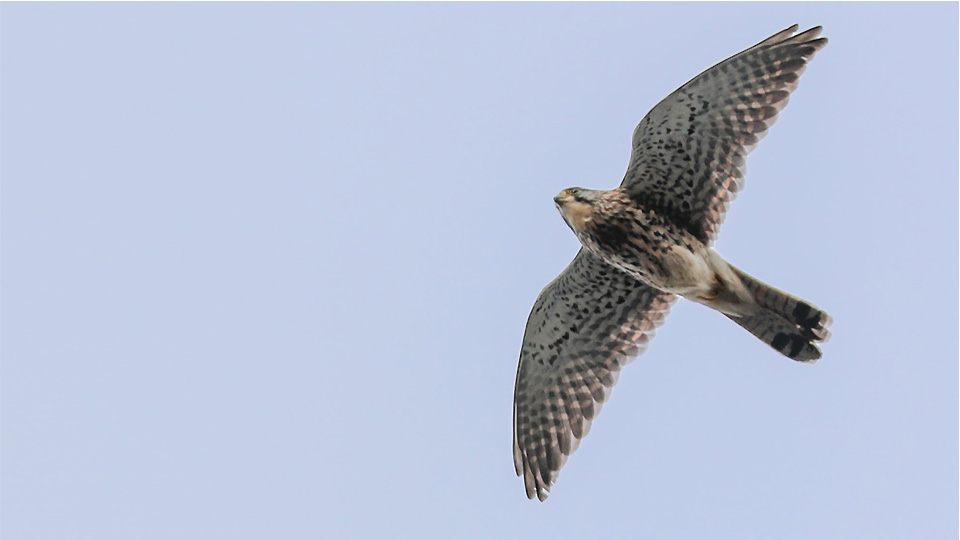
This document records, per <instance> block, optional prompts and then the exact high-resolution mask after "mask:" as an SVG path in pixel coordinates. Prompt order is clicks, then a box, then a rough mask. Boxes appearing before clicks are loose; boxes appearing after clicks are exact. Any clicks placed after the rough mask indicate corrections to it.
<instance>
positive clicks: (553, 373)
mask: <svg viewBox="0 0 960 540" xmlns="http://www.w3.org/2000/svg"><path fill="white" fill-rule="evenodd" d="M673 301H674V296H673V295H671V294H665V293H663V292H660V291H658V290H656V289H653V288H651V287H649V286H648V285H644V284H643V283H641V282H639V281H637V280H635V279H633V278H631V277H630V276H627V275H626V274H624V273H622V272H620V271H619V270H616V269H615V268H613V267H611V266H609V265H607V264H606V263H605V262H603V261H602V260H600V259H599V258H598V257H596V256H594V255H591V254H590V253H588V252H586V251H584V250H582V249H581V250H580V253H578V254H577V256H576V257H575V258H574V259H573V262H571V263H570V265H569V266H568V267H567V268H566V269H565V270H564V271H563V272H562V273H561V274H560V275H559V276H558V277H557V278H556V279H555V280H553V281H552V282H551V283H550V284H549V285H547V286H546V288H544V289H543V291H542V292H541V293H540V296H539V297H538V298H537V301H536V303H534V305H533V310H532V311H531V313H530V318H529V319H528V320H527V328H526V331H525V332H524V336H523V346H522V347H521V349H520V366H519V367H518V368H517V383H516V389H515V391H514V400H513V461H514V465H515V466H516V469H517V475H518V476H523V482H524V485H525V486H526V490H527V497H529V498H531V499H532V498H533V497H534V496H537V497H538V498H539V499H540V500H541V501H542V500H544V499H546V498H547V492H548V491H549V489H550V485H551V484H553V482H554V481H555V480H556V477H557V473H558V471H559V470H560V467H561V466H562V465H563V462H564V461H565V460H566V458H567V456H569V455H570V454H571V453H573V451H574V450H575V449H576V447H577V444H578V443H579V440H580V439H582V438H583V437H584V436H585V435H586V434H587V431H588V430H589V429H590V421H591V420H592V419H593V418H594V416H596V414H597V413H598V412H599V410H600V406H601V404H602V403H603V402H604V401H605V400H606V398H607V396H608V394H609V392H610V389H611V388H612V387H613V385H614V383H615V382H616V380H617V376H618V375H619V371H620V368H621V367H622V366H623V365H624V364H626V363H627V362H628V361H629V360H631V359H632V358H633V357H635V356H637V355H638V354H640V352H641V351H642V350H643V349H644V348H645V347H646V345H647V342H648V341H649V340H650V338H651V337H652V335H653V331H654V329H655V328H656V327H657V326H659V325H660V324H661V323H662V322H663V318H664V316H665V315H666V313H667V311H668V310H669V308H670V305H671V304H672V303H673Z"/></svg>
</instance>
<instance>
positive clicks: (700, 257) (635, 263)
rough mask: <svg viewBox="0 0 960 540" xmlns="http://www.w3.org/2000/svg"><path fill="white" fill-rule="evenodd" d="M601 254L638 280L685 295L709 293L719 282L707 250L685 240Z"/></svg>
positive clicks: (630, 246)
mask: <svg viewBox="0 0 960 540" xmlns="http://www.w3.org/2000/svg"><path fill="white" fill-rule="evenodd" d="M598 254H599V255H600V256H601V257H602V258H603V259H604V260H605V261H606V262H607V263H609V264H610V265H611V266H613V267H614V268H617V269H618V270H620V271H622V272H624V273H626V274H628V275H630V276H632V277H634V278H635V279H638V280H640V281H642V282H644V283H646V284H648V285H650V286H652V287H655V288H657V289H660V290H661V291H665V292H669V293H673V294H678V295H681V296H698V295H700V294H705V293H707V292H709V291H710V290H711V289H712V288H713V286H714V284H715V283H716V280H715V278H714V274H715V272H714V270H713V268H712V267H711V266H710V262H709V260H708V255H707V250H705V249H704V250H697V249H696V248H695V247H691V246H687V245H684V244H681V243H678V244H672V245H663V246H655V247H651V246H637V245H632V244H631V245H627V246H623V247H622V249H619V250H616V251H606V252H600V253H598Z"/></svg>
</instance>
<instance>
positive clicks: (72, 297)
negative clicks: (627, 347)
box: [0, 3, 958, 540]
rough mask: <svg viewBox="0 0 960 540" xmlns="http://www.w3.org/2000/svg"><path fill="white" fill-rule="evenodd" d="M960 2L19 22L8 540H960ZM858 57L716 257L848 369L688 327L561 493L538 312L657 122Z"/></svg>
mask: <svg viewBox="0 0 960 540" xmlns="http://www.w3.org/2000/svg"><path fill="white" fill-rule="evenodd" d="M957 19H958V8H957V4H956V3H938V4H909V5H907V4H890V3H887V4H865V3H852V4H830V3H811V4H776V5H773V4H758V3H744V4H720V3H710V4H692V3H681V4H669V5H667V4H627V3H617V4H596V5H584V4H545V3H544V4H503V3H498V4H456V5H454V4H389V5H386V4H362V5H361V4H303V3H298V4H270V5H267V4H179V3H178V4H71V5H65V4H10V3H7V4H3V5H2V6H0V31H2V32H0V61H2V64H0V67H2V88H0V97H2V102H0V105H2V111H0V113H2V133H0V136H2V160H0V173H2V231H3V236H2V248H3V252H2V263H3V266H2V278H3V279H2V322H3V328H2V330H3V335H2V361H3V364H2V414H3V418H2V458H3V461H2V467H3V469H2V513H3V515H2V537H3V538H4V539H5V540H8V539H9V540H25V539H96V540H107V539H124V540H126V539H131V538H135V539H171V538H178V539H181V538H187V539H194V538H196V539H209V538H231V539H239V538H243V539H246V538H413V537H417V538H478V539H481V538H504V539H510V538H531V537H533V536H534V535H536V536H538V537H547V538H596V537H603V538H627V537H629V538H657V539H672V538H680V539H686V538H697V539H703V538H738V539H754V538H756V539H765V540H766V539H771V538H776V539H780V540H788V539H810V538H818V539H834V538H837V539H839V538H871V539H888V538H890V539H919V538H922V539H939V538H949V539H954V538H956V537H957V533H958V530H957V522H958V521H957V518H958V514H957V506H958V486H957V480H958V467H957V463H958V461H957V455H958V417H957V410H958V408H957V406H958V391H957V390H958V384H957V381H958V360H957V358H958V346H957V344H958V331H957V329H958V304H957V298H958V288H957V283H958V279H957V277H958V250H957V246H958V237H957V223H958V212H957V208H958V206H957V201H958V167H957V163H958V154H957V152H958V151H957V148H958V122H957V119H958V107H957V103H958V97H957V96H958V71H957V69H958V68H957V66H958V56H957V51H958V33H957ZM793 23H799V24H800V25H801V27H802V28H807V27H810V26H814V25H817V24H822V25H823V26H824V28H825V30H824V34H825V35H826V36H828V37H829V38H830V44H829V45H828V46H827V47H826V48H825V49H824V50H823V51H822V52H821V53H820V54H818V55H817V57H816V59H815V60H814V61H813V63H812V64H811V66H810V68H809V69H808V70H807V72H806V73H805V74H804V76H803V78H802V80H801V84H800V88H799V89H798V90H797V92H796V93H795V94H794V95H793V98H792V100H791V103H790V106H789V107H787V109H786V110H785V111H784V112H783V114H782V115H781V117H780V121H779V122H778V123H777V125H776V126H775V127H774V128H773V129H772V130H771V132H770V134H769V135H768V137H767V138H766V139H765V140H764V141H763V142H762V143H761V144H760V146H759V148H758V149H757V150H756V151H755V152H754V153H753V154H752V155H751V158H750V160H749V167H748V173H747V180H746V189H745V191H743V193H742V194H741V195H740V197H739V198H738V200H737V201H736V203H735V204H734V205H733V207H732V209H731V212H730V213H729V215H728V219H727V221H726V223H725V225H724V227H723V229H722V231H721V234H720V238H719V241H718V243H717V249H718V250H719V251H720V252H721V253H722V254H723V255H724V256H725V257H726V258H728V259H729V260H730V261H731V262H733V263H734V264H736V265H737V266H739V267H741V268H743V269H745V270H747V271H748V272H750V273H752V274H754V275H756V276H757V277H759V278H761V279H763V280H764V281H767V282H769V283H771V284H772V285H774V286H777V287H779V288H782V289H785V290H787V291H790V292H792V293H794V294H797V295H800V296H802V297H804V298H807V299H809V300H810V301H812V302H814V303H816V304H818V305H819V306H821V307H823V308H824V309H826V310H827V311H829V312H830V313H831V314H832V315H833V317H834V319H835V323H834V325H833V328H832V329H833V334H834V337H833V339H832V340H831V341H830V342H829V343H828V344H826V346H825V347H824V358H823V359H822V360H821V361H820V362H819V363H817V364H815V365H812V366H811V365H799V364H796V363H793V362H791V361H789V360H787V359H785V358H783V357H781V356H779V355H778V354H777V353H775V352H774V351H772V350H771V349H769V348H768V347H766V346H765V345H763V344H762V343H761V342H759V341H758V340H756V339H755V338H753V337H752V336H750V335H749V334H747V333H746V332H744V331H743V330H742V329H740V328H738V327H737V326H736V325H734V324H732V323H731V322H730V321H728V320H726V318H725V317H722V316H720V315H718V314H717V313H715V312H711V311H710V310H708V309H706V308H703V307H702V306H698V305H695V304H692V303H689V302H685V301H681V302H680V303H679V304H677V305H676V306H675V308H674V309H673V312H672V313H671V315H670V316H669V317H668V319H667V322H666V324H665V325H664V326H663V328H662V329H661V330H660V331H659V332H658V334H657V337H656V338H655V339H654V340H653V342H652V343H651V345H650V348H649V349H648V351H647V352H646V353H645V354H644V355H643V356H642V357H641V358H640V359H639V360H638V361H636V362H634V363H633V364H631V365H630V366H628V367H627V368H626V369H625V371H624V374H623V376H622V377H621V379H620V383H619V384H618V386H617V388H616V389H615V390H614V392H613V395H612V399H611V401H610V402H609V403H608V404H607V406H606V407H604V410H603V413H602V414H601V415H600V417H599V419H598V420H597V421H596V422H595V424H594V427H593V430H592V432H591V433H590V436H589V437H587V439H586V440H585V441H584V443H583V444H582V445H581V447H580V450H579V451H578V452H577V453H576V454H575V455H574V456H573V457H572V458H571V459H570V460H569V461H568V463H567V465H566V467H565V468H564V470H563V472H562V474H561V475H560V479H559V482H558V484H557V485H556V487H555V488H554V490H553V491H552V494H551V498H550V499H549V500H548V501H547V502H546V503H544V504H541V503H537V502H531V501H528V500H527V499H526V498H525V497H524V494H523V485H522V482H521V480H520V479H518V478H517V477H515V476H514V472H513V465H512V462H511V459H512V456H511V450H510V444H511V434H510V430H511V418H510V415H511V401H512V393H513V383H514V375H515V370H516V362H517V357H518V352H519V347H520V341H521V337H522V333H523V325H524V322H525V321H526V318H527V314H528V312H529V309H530V307H531V305H532V303H533V301H534V299H535V298H536V296H537V293H538V292H539V291H540V289H541V287H543V285H544V284H546V283H547V282H548V281H549V280H551V279H552V278H553V277H554V276H555V275H556V274H557V273H558V272H559V271H560V270H562V269H563V267H564V266H565V265H566V264H567V262H568V261H569V260H570V259H571V257H572V256H573V255H574V253H575V252H576V250H577V241H576V239H575V238H574V236H573V235H572V233H571V232H570V231H569V230H568V229H567V227H566V226H565V225H564V223H563V221H562V220H561V218H560V216H559V215H558V214H557V212H556V210H555V209H554V207H553V202H552V200H551V198H552V197H553V195H554V194H555V193H556V192H558V191H559V190H560V189H562V188H565V187H568V186H571V185H582V186H586V187H594V188H612V187H614V186H616V185H617V184H618V183H619V182H620V179H621V178H622V176H623V172H624V169H625V166H626V163H627V157H628V154H629V143H630V134H631V131H632V129H633V126H634V125H635V124H636V123H637V122H638V121H639V120H640V118H641V117H642V116H643V115H644V114H645V113H646V112H647V111H648V110H649V109H650V107H652V106H653V105H654V104H655V103H656V102H657V101H659V100H660V99H661V98H662V97H664V96H665V95H666V94H668V93H669V92H670V91H672V90H674V89H675V88H676V87H677V86H679V85H680V84H682V83H683V82H685V81H686V80H688V79H689V78H691V77H693V76H694V75H696V74H697V73H699V72H700V71H701V70H703V69H705V68H707V67H709V66H710V65H712V64H714V63H715V62H717V61H719V60H721V59H723V58H725V57H727V56H729V55H731V54H733V53H736V52H738V51H740V50H741V49H744V48H746V47H748V46H750V45H752V44H754V43H756V42H757V41H759V40H761V39H763V38H766V37H767V36H769V35H770V34H772V33H774V32H776V31H779V30H781V29H783V28H785V27H787V26H789V25H791V24H793Z"/></svg>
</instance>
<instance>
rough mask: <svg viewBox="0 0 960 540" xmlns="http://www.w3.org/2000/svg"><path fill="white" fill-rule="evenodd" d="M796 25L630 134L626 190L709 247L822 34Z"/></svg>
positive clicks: (723, 67)
mask: <svg viewBox="0 0 960 540" xmlns="http://www.w3.org/2000/svg"><path fill="white" fill-rule="evenodd" d="M796 30H797V26H796V25H794V26H791V27H790V28H787V29H786V30H784V31H782V32H780V33H778V34H776V35H774V36H771V37H770V38H768V39H766V40H764V41H761V42H760V43H758V44H756V45H754V46H753V47H750V48H749V49H747V50H745V51H743V52H741V53H739V54H737V55H734V56H732V57H730V58H728V59H726V60H724V61H723V62H720V63H719V64H717V65H715V66H713V67H712V68H710V69H708V70H706V71H704V72H703V73H701V74H700V75H698V76H697V77H695V78H694V79H692V80H691V81H690V82H688V83H687V84H685V85H683V86H682V87H680V88H679V89H678V90H677V91H675V92H673V93H672V94H670V95H669V96H667V97H666V98H665V99H664V100H663V101H661V102H660V103H658V104H657V106H656V107H654V108H653V109H652V110H651V111H650V112H649V113H647V116H646V117H644V119H643V120H642V121H641V122H640V124H639V125H638V126H637V129H636V130H635V131H634V133H633V151H632V153H631V156H630V165H629V167H627V173H626V176H625V177H624V179H623V183H622V184H621V188H622V189H624V190H626V191H627V192H628V193H630V194H631V196H632V197H634V198H635V199H636V200H638V201H641V202H642V203H643V204H644V206H646V207H648V208H654V209H656V210H658V211H660V212H661V213H662V214H663V215H665V216H668V217H669V218H670V219H672V220H673V221H674V222H675V223H677V224H678V225H680V226H682V227H684V228H685V229H687V230H688V231H690V232H691V233H692V234H694V235H695V236H696V237H697V238H699V239H700V240H701V241H703V242H705V243H709V242H710V241H712V240H713V238H714V237H715V236H716V233H717V230H718V229H719V227H720V223H721V222H722V221H723V216H724V214H725V213H726V210H727V206H728V204H729V202H730V201H731V200H733V198H734V197H735V196H736V193H737V191H739V190H740V189H741V188H742V187H743V175H744V172H745V170H744V165H745V161H746V156H747V154H748V153H749V152H750V150H752V149H753V148H754V146H756V144H757V142H758V141H759V140H760V139H761V138H762V137H763V136H764V134H765V133H766V131H767V129H769V128H770V126H771V125H773V123H774V121H775V120H776V118H777V114H778V113H779V112H780V110H781V109H783V108H784V107H785V106H786V105H787V101H788V99H789V97H790V93H791V92H793V90H795V89H796V88H797V81H798V79H799V77H800V74H801V73H803V70H804V69H805V68H806V65H807V62H808V61H810V59H811V58H813V55H814V53H815V52H816V51H817V50H819V49H821V48H822V47H823V46H824V45H826V44H827V40H826V38H818V36H819V35H820V30H821V28H820V27H819V26H817V27H816V28H811V29H810V30H807V31H806V32H803V33H801V34H797V35H793V34H794V32H796Z"/></svg>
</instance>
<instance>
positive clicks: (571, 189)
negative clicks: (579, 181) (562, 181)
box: [567, 187, 583, 195]
mask: <svg viewBox="0 0 960 540" xmlns="http://www.w3.org/2000/svg"><path fill="white" fill-rule="evenodd" d="M581 191H583V190H582V189H580V188H578V187H575V188H570V189H568V190H567V193H569V194H570V195H576V194H577V193H580V192H581Z"/></svg>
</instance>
